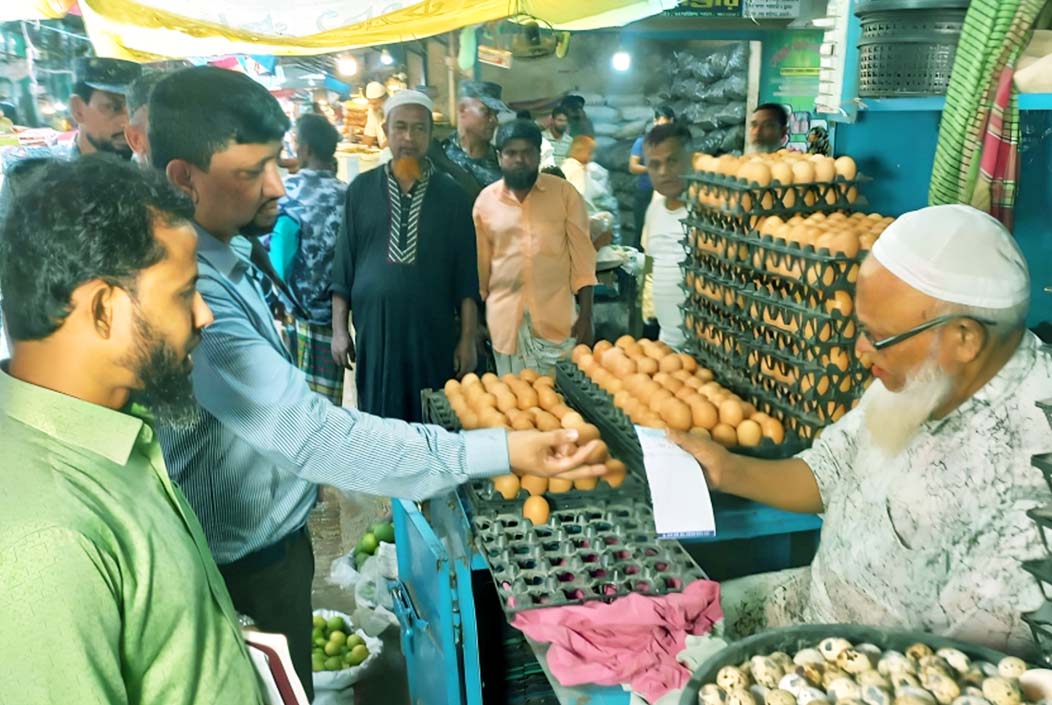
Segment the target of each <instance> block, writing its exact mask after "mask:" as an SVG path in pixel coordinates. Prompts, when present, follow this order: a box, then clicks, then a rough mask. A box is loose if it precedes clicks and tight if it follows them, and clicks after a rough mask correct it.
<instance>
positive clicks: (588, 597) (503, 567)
mask: <svg viewBox="0 0 1052 705" xmlns="http://www.w3.org/2000/svg"><path fill="white" fill-rule="evenodd" d="M549 504H550V505H551V517H550V518H549V520H548V523H546V524H543V525H541V526H534V525H533V524H532V522H530V520H529V519H526V518H524V517H523V516H522V514H521V512H514V513H511V512H508V513H498V514H488V515H479V514H476V515H474V516H472V518H471V521H472V524H473V528H474V534H475V538H476V541H477V542H478V545H479V548H480V550H481V551H482V555H483V558H484V559H485V561H486V563H487V565H488V566H489V569H490V574H491V575H492V576H493V582H494V583H495V585H496V588H497V595H498V596H499V598H500V601H501V604H502V605H503V607H504V611H505V613H506V614H507V615H508V616H509V617H510V616H511V615H514V614H515V613H517V612H521V611H523V610H529V609H537V608H539V607H557V606H563V605H576V604H583V603H585V602H593V601H597V600H600V601H607V602H608V601H612V600H615V599H617V598H619V597H624V596H625V595H629V594H632V593H639V594H643V595H649V596H655V595H666V594H669V593H674V592H680V591H682V590H683V588H684V587H686V586H687V585H689V584H690V583H691V582H693V581H695V580H703V579H705V577H706V576H705V573H704V572H703V571H702V570H701V568H699V567H698V565H697V564H696V563H695V562H694V560H693V559H692V558H691V557H690V555H689V554H688V553H687V552H686V551H685V550H684V549H683V547H682V546H681V545H680V544H679V542H678V541H667V540H659V539H658V536H657V533H656V531H655V529H654V516H653V512H652V511H651V509H650V506H649V504H648V503H647V502H638V501H632V500H631V499H630V498H622V499H621V500H593V499H584V498H580V497H576V498H574V497H569V496H566V495H556V496H555V497H551V498H549Z"/></svg>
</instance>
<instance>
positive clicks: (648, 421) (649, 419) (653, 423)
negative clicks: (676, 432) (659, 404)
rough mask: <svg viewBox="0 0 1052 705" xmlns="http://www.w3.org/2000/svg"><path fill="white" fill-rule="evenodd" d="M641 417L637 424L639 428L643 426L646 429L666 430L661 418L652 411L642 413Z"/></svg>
mask: <svg viewBox="0 0 1052 705" xmlns="http://www.w3.org/2000/svg"><path fill="white" fill-rule="evenodd" d="M642 417H643V418H642V421H640V422H639V425H640V426H645V427H647V428H668V426H667V425H666V424H665V422H664V421H663V420H662V419H661V417H660V416H658V415H657V414H655V413H654V412H653V411H644V412H643V414H642Z"/></svg>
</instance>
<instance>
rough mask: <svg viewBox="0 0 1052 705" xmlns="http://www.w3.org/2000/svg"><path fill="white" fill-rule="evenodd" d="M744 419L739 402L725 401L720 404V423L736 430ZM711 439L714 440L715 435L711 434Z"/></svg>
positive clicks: (743, 411) (743, 412)
mask: <svg viewBox="0 0 1052 705" xmlns="http://www.w3.org/2000/svg"><path fill="white" fill-rule="evenodd" d="M744 418H745V410H744V409H743V408H742V405H741V402H739V401H736V400H734V399H727V400H725V401H724V402H723V403H721V404H720V423H722V424H726V425H728V426H731V427H732V428H737V427H738V424H740V423H741V422H742V419H744ZM713 437H714V438H715V434H713Z"/></svg>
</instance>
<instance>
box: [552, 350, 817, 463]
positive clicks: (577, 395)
mask: <svg viewBox="0 0 1052 705" xmlns="http://www.w3.org/2000/svg"><path fill="white" fill-rule="evenodd" d="M690 352H691V354H694V353H693V351H690ZM695 357H697V355H696V354H695ZM713 374H715V375H716V377H717V379H719V380H720V384H724V385H725V386H729V385H726V384H725V383H724V382H723V380H722V378H721V377H720V373H719V372H718V371H717V370H715V369H713ZM556 385H557V386H559V388H560V390H562V391H563V393H564V395H565V396H566V399H567V400H568V401H570V400H580V403H576V402H575V403H574V408H576V409H577V410H578V411H580V412H581V415H582V416H584V417H585V419H587V420H588V421H589V422H590V423H593V424H595V425H596V427H598V428H599V432H600V433H601V434H602V435H603V439H604V440H606V442H607V443H608V444H609V445H610V448H611V450H615V449H616V451H617V457H619V458H620V459H621V460H622V461H623V462H624V463H625V464H626V465H627V466H628V468H629V472H632V470H633V469H634V468H639V469H640V471H641V472H645V470H643V468H644V466H643V450H642V448H641V447H640V445H639V437H638V436H637V435H636V427H635V425H634V424H633V423H632V420H631V419H630V418H628V415H627V414H625V412H623V411H621V410H620V409H619V408H617V407H616V406H614V400H613V397H611V396H610V394H608V393H607V391H606V390H605V389H603V388H602V387H600V386H599V385H597V384H596V383H595V382H593V381H592V380H591V379H590V378H589V377H588V375H586V374H585V373H584V372H582V371H581V370H580V368H578V367H577V365H575V364H573V363H572V362H570V361H567V360H563V361H562V362H560V363H559V365H558V366H557V367H556ZM615 444H616V445H615ZM805 447H806V444H804V443H803V442H802V441H801V439H800V438H799V437H797V436H796V435H794V434H788V433H787V434H786V438H785V440H784V441H783V442H782V443H780V444H775V443H773V442H772V441H771V440H770V439H767V438H764V439H763V440H762V441H761V443H760V445H758V446H755V447H749V448H744V447H735V448H732V450H733V451H734V452H735V453H738V454H740V455H748V456H752V457H755V458H767V459H782V458H788V457H791V456H793V455H795V454H796V453H798V452H799V451H801V450H803V449H804V448H805ZM629 458H630V459H631V461H629V460H628V459H629Z"/></svg>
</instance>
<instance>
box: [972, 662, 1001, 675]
mask: <svg viewBox="0 0 1052 705" xmlns="http://www.w3.org/2000/svg"><path fill="white" fill-rule="evenodd" d="M972 665H973V666H978V667H979V670H980V671H982V672H983V675H984V676H986V677H987V678H995V677H996V676H998V675H1000V674H999V673H998V672H997V666H995V665H994V664H992V663H990V662H989V661H976V662H975V663H974V664H972Z"/></svg>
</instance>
